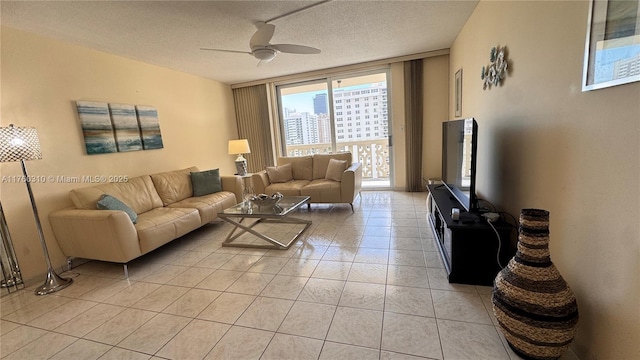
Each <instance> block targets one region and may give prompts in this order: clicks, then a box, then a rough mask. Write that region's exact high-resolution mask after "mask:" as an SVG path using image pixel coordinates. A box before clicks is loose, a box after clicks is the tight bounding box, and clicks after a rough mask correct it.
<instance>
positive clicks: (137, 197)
mask: <svg viewBox="0 0 640 360" xmlns="http://www.w3.org/2000/svg"><path fill="white" fill-rule="evenodd" d="M104 194H109V195H111V196H114V197H116V198H118V199H119V200H120V201H122V202H124V203H125V204H127V205H128V206H129V207H130V208H131V209H133V211H135V212H136V214H141V213H143V212H146V211H149V210H151V209H153V208H157V207H161V206H162V200H161V199H160V196H159V195H158V193H157V192H156V188H155V187H154V186H153V182H152V181H151V178H150V177H149V175H143V176H138V177H133V178H129V181H127V182H123V183H109V184H102V185H97V186H90V187H84V188H78V189H73V190H71V191H70V192H69V196H70V197H71V201H72V202H73V205H74V206H75V207H76V208H78V209H89V210H95V209H96V206H97V205H96V204H97V203H98V200H100V197H101V196H102V195H104Z"/></svg>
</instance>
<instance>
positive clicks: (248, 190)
mask: <svg viewBox="0 0 640 360" xmlns="http://www.w3.org/2000/svg"><path fill="white" fill-rule="evenodd" d="M252 175H253V173H247V174H245V175H236V176H239V177H241V178H242V182H243V185H244V186H243V187H242V201H245V200H247V197H248V196H249V195H251V194H253V180H252V179H251V177H252Z"/></svg>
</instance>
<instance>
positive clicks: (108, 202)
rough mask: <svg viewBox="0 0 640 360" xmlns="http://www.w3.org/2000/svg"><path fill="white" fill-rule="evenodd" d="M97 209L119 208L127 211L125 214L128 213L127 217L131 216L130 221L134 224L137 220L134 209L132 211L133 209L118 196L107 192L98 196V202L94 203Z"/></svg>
mask: <svg viewBox="0 0 640 360" xmlns="http://www.w3.org/2000/svg"><path fill="white" fill-rule="evenodd" d="M96 205H97V208H98V210H121V211H124V212H125V213H127V215H129V218H131V221H132V222H133V223H134V224H135V223H136V221H138V214H136V212H135V211H133V209H131V208H130V207H129V206H127V204H125V203H123V202H122V201H120V200H118V198H116V197H114V196H111V195H108V194H104V195H102V196H101V197H100V200H98V203H97V204H96Z"/></svg>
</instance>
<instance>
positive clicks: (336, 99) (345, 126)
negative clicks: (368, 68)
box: [276, 70, 391, 187]
mask: <svg viewBox="0 0 640 360" xmlns="http://www.w3.org/2000/svg"><path fill="white" fill-rule="evenodd" d="M387 75H388V71H387V70H385V71H380V72H375V73H368V74H364V75H352V76H340V77H329V78H323V79H319V80H315V81H309V82H304V83H291V84H284V85H279V86H277V87H276V89H277V93H278V106H279V114H280V118H279V121H280V124H279V125H280V130H281V131H280V133H281V141H280V142H281V144H282V148H281V152H282V154H283V155H285V156H301V155H307V154H318V153H330V152H341V151H350V152H351V153H352V154H353V159H354V160H353V161H359V162H361V163H362V169H363V180H364V181H363V186H364V187H389V186H391V184H390V179H391V176H390V175H391V174H390V171H391V166H390V147H389V137H390V136H391V134H390V132H389V129H390V128H391V127H390V126H389V115H388V104H387V92H388V90H387ZM366 114H375V115H373V118H375V119H376V120H375V124H377V125H378V126H376V128H375V131H373V132H372V131H371V127H370V126H369V125H370V121H365V119H370V118H371V117H370V115H366Z"/></svg>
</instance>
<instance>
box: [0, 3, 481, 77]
mask: <svg viewBox="0 0 640 360" xmlns="http://www.w3.org/2000/svg"><path fill="white" fill-rule="evenodd" d="M314 3H316V2H313V1H5V0H2V2H1V3H0V6H1V8H0V15H1V24H2V25H4V26H9V27H12V28H16V29H20V30H24V31H28V32H32V33H36V34H40V35H43V36H47V37H51V38H55V39H59V40H62V41H65V42H69V43H73V44H77V45H81V46H85V47H88V48H92V49H96V50H99V51H104V52H107V53H111V54H116V55H120V56H123V57H127V58H130V59H135V60H139V61H143V62H145V63H150V64H155V65H159V66H163V67H167V68H170V69H175V70H179V71H183V72H186V73H191V74H194V75H198V76H203V77H207V78H211V79H215V80H219V81H222V82H225V83H229V84H233V83H239V82H245V81H251V80H258V79H265V78H271V77H275V76H282V75H289V74H295V73H301V72H306V71H312V70H320V69H327V68H331V67H336V66H342V65H350V64H357V63H362V62H367V61H373V60H379V59H386V58H391V57H396V56H403V55H410V54H415V53H421V52H427V51H433V50H440V49H445V48H448V47H450V46H451V44H452V42H453V41H454V40H455V38H456V36H457V34H458V33H459V31H460V29H461V28H462V26H463V25H464V23H465V22H466V20H467V19H468V17H469V16H470V15H471V13H472V11H473V9H474V8H475V6H476V4H477V1H454V0H449V1H444V0H441V1H432V0H429V1H426V0H422V1H420V0H418V1H391V0H386V1H349V0H343V1H340V0H335V1H330V2H326V3H323V4H320V5H318V6H315V7H313V8H310V9H307V10H304V11H300V12H297V13H294V14H291V15H288V16H284V17H282V18H279V19H276V20H274V21H272V22H271V23H272V24H274V25H275V26H276V30H275V34H274V36H273V39H272V41H271V43H274V44H275V43H288V44H301V45H307V46H312V47H315V48H319V49H321V50H322V53H321V54H318V55H294V54H279V55H278V56H277V57H276V58H275V59H274V60H273V61H272V62H271V63H269V64H266V65H263V66H260V67H258V66H257V63H258V61H257V60H256V59H255V58H253V57H252V56H250V55H247V54H234V53H220V52H211V51H202V50H200V48H201V47H207V48H212V47H215V48H225V49H232V50H240V51H249V39H250V38H251V36H252V35H253V33H254V32H255V31H256V28H255V23H256V22H258V21H266V20H269V19H273V18H278V17H280V16H282V15H284V14H288V13H290V12H293V11H296V10H298V9H301V8H304V7H306V6H309V5H312V4H314Z"/></svg>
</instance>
